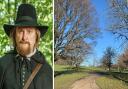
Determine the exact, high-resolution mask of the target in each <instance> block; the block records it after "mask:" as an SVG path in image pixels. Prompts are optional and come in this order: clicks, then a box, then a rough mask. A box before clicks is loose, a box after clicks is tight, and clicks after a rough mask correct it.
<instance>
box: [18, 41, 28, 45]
mask: <svg viewBox="0 0 128 89" xmlns="http://www.w3.org/2000/svg"><path fill="white" fill-rule="evenodd" d="M19 43H22V44H30V43H29V42H28V41H19Z"/></svg>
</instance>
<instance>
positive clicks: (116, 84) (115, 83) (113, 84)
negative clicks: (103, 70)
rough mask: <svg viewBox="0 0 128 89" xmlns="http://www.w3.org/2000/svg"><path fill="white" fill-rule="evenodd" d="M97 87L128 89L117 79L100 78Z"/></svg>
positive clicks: (103, 88)
mask: <svg viewBox="0 0 128 89" xmlns="http://www.w3.org/2000/svg"><path fill="white" fill-rule="evenodd" d="M96 83H97V85H98V86H99V87H100V88H101V89H128V86H127V85H126V84H125V83H124V82H122V81H120V80H117V79H115V78H109V77H100V78H98V79H97V80H96Z"/></svg>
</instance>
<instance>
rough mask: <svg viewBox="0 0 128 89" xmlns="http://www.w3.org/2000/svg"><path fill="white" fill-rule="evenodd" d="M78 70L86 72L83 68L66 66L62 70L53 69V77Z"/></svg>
mask: <svg viewBox="0 0 128 89" xmlns="http://www.w3.org/2000/svg"><path fill="white" fill-rule="evenodd" d="M78 72H83V73H84V72H86V71H85V68H76V67H66V68H64V70H63V71H54V77H56V76H59V75H62V74H72V73H78Z"/></svg>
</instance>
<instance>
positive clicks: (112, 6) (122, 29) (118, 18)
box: [108, 0, 128, 43]
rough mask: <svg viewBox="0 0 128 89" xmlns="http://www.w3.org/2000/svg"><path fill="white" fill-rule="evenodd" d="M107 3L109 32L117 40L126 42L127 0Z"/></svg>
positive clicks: (127, 38) (127, 30) (127, 22)
mask: <svg viewBox="0 0 128 89" xmlns="http://www.w3.org/2000/svg"><path fill="white" fill-rule="evenodd" d="M108 1H109V17H110V18H109V26H110V29H111V30H110V31H111V32H112V33H113V34H115V35H116V36H117V37H118V38H121V39H124V40H128V2H127V1H128V0H108ZM125 43H126V42H125Z"/></svg>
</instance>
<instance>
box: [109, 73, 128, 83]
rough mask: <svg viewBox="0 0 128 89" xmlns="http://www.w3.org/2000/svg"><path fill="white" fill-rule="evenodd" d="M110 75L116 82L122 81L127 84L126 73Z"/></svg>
mask: <svg viewBox="0 0 128 89" xmlns="http://www.w3.org/2000/svg"><path fill="white" fill-rule="evenodd" d="M111 75H112V76H113V77H114V78H116V79H118V80H122V81H124V82H126V83H128V73H124V72H111Z"/></svg>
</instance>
